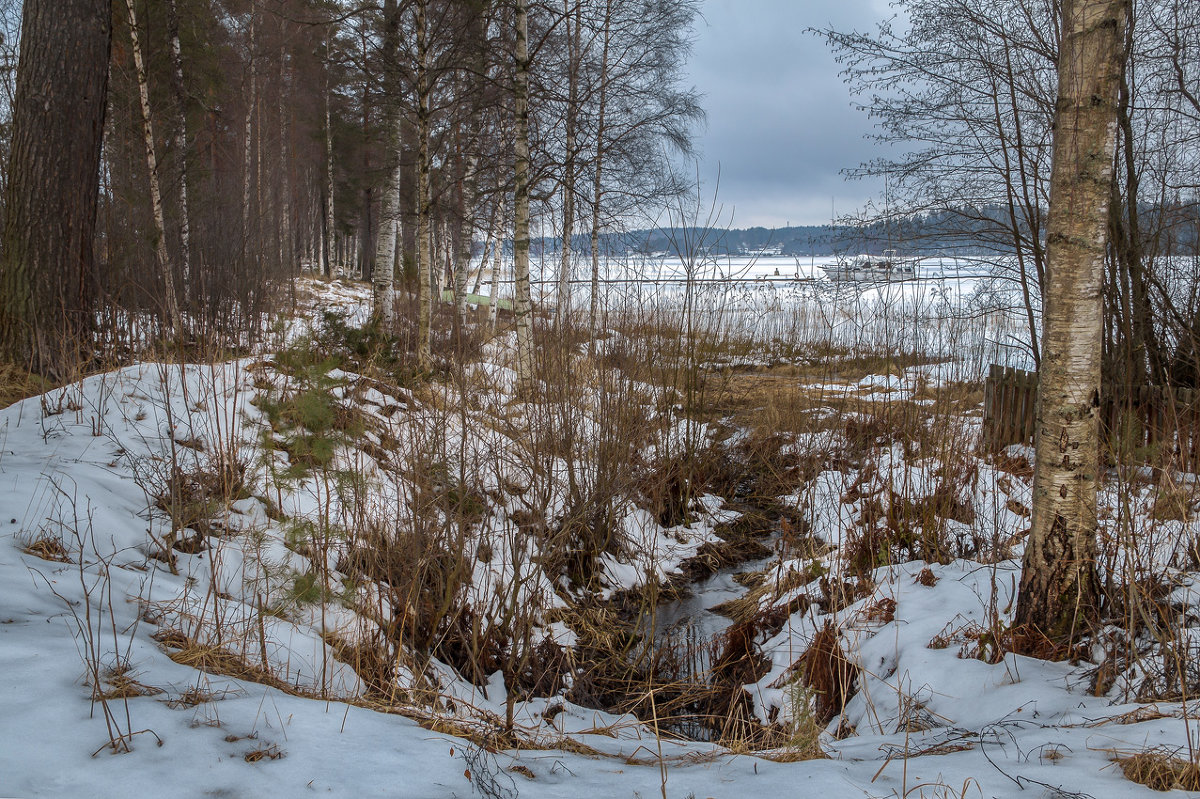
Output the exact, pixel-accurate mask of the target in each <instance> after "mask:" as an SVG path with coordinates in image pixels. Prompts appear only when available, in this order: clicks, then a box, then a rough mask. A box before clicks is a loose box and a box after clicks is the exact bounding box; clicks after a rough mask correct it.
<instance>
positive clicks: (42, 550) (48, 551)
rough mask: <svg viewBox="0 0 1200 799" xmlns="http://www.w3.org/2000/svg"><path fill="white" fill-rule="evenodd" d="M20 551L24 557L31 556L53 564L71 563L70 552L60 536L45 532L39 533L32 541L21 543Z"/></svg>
mask: <svg viewBox="0 0 1200 799" xmlns="http://www.w3.org/2000/svg"><path fill="white" fill-rule="evenodd" d="M21 551H22V552H24V553H25V554H26V555H33V556H34V557H37V558H41V559H42V560H49V561H53V562H54V563H70V562H71V552H70V550H68V549H67V545H66V544H65V543H64V542H63V539H62V536H61V535H58V534H55V533H49V532H46V531H43V532H41V533H40V534H39V535H38V536H37V537H36V538H34V539H32V540H30V541H28V542H25V543H22V544H21Z"/></svg>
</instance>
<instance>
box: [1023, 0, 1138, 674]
mask: <svg viewBox="0 0 1200 799" xmlns="http://www.w3.org/2000/svg"><path fill="white" fill-rule="evenodd" d="M1062 9H1063V37H1062V44H1061V49H1060V52H1059V57H1058V64H1059V78H1058V103H1057V105H1056V109H1055V133H1054V157H1053V166H1052V171H1051V177H1050V211H1049V217H1048V220H1047V236H1046V243H1047V256H1048V257H1047V274H1046V299H1045V308H1044V311H1043V330H1044V337H1043V340H1042V365H1041V372H1040V375H1039V384H1038V408H1037V444H1036V463H1035V468H1034V478H1033V519H1032V525H1031V528H1030V532H1029V539H1028V541H1027V543H1026V548H1025V560H1024V564H1023V568H1022V571H1021V588H1020V593H1019V595H1018V601H1017V608H1016V616H1015V618H1014V627H1015V628H1016V629H1019V630H1022V631H1023V632H1024V634H1023V635H1021V636H1018V641H1017V642H1016V646H1017V648H1018V650H1019V651H1025V652H1027V653H1030V654H1041V655H1043V656H1045V654H1047V646H1048V645H1049V646H1050V647H1051V648H1052V649H1058V648H1060V647H1062V646H1064V645H1069V644H1071V643H1073V642H1075V641H1076V640H1078V637H1079V635H1080V634H1081V633H1083V632H1084V631H1085V630H1086V629H1087V627H1088V626H1089V625H1090V624H1092V623H1094V622H1095V621H1096V609H1097V601H1098V586H1097V577H1096V564H1095V559H1096V487H1097V486H1096V484H1097V478H1098V468H1099V460H1100V451H1099V439H1100V436H1099V414H1098V411H1099V408H1100V367H1101V332H1102V312H1103V307H1102V297H1101V285H1102V282H1103V274H1104V258H1105V250H1106V244H1107V233H1108V222H1109V218H1108V210H1109V202H1110V198H1111V184H1112V180H1113V155H1114V149H1115V146H1116V142H1115V135H1116V103H1117V85H1118V80H1119V78H1120V73H1121V62H1122V57H1123V52H1124V50H1123V36H1124V33H1123V32H1124V29H1125V25H1126V24H1127V21H1128V14H1129V0H1064V2H1063V6H1062ZM1058 651H1059V652H1060V653H1061V654H1064V655H1065V654H1066V653H1065V652H1062V651H1061V649H1058Z"/></svg>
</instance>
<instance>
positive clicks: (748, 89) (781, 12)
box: [689, 0, 890, 227]
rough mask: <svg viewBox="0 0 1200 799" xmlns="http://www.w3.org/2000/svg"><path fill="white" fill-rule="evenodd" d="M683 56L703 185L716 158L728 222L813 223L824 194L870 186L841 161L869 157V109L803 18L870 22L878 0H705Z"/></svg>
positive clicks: (857, 196) (843, 206) (856, 201)
mask: <svg viewBox="0 0 1200 799" xmlns="http://www.w3.org/2000/svg"><path fill="white" fill-rule="evenodd" d="M702 12H703V14H704V17H705V19H704V20H701V21H700V22H699V23H698V27H697V31H696V34H697V40H696V47H695V51H694V53H693V56H692V61H691V63H690V65H689V72H690V76H691V80H692V81H693V82H694V83H695V85H696V86H697V87H698V88H699V89H700V91H702V92H703V93H704V94H705V100H704V105H705V108H706V110H707V112H708V125H707V128H706V129H705V130H704V131H703V132H702V134H701V137H700V141H699V147H700V150H701V154H702V157H703V163H702V165H701V175H702V177H703V180H704V183H705V190H706V192H711V191H712V189H713V185H714V183H715V179H716V175H717V169H718V164H719V167H720V190H719V197H718V199H719V201H720V202H721V203H722V204H723V205H724V206H725V207H726V208H731V207H736V209H737V213H736V219H735V220H734V224H735V225H737V226H739V227H742V226H747V225H755V224H763V225H782V224H784V223H785V222H787V221H791V222H792V223H794V224H815V223H821V222H825V221H827V220H828V219H829V214H830V199H831V196H832V197H833V199H834V201H835V202H836V203H837V206H838V208H839V211H849V210H851V207H852V206H858V205H862V204H863V203H864V202H866V201H867V200H868V199H869V198H871V197H873V196H876V195H877V194H878V193H879V192H878V188H877V187H876V186H875V185H873V184H871V183H864V182H860V181H850V182H847V181H845V180H843V178H842V177H841V176H840V175H839V171H840V170H842V169H844V168H847V167H853V166H856V165H858V164H859V163H860V162H862V161H865V160H868V159H870V158H872V157H874V156H875V155H876V154H877V152H876V150H875V145H874V144H873V143H871V142H870V141H868V140H866V139H865V138H864V136H865V134H867V133H868V132H870V130H871V121H870V120H869V119H868V118H867V116H866V115H865V114H864V113H862V112H859V111H856V110H854V109H853V108H852V107H851V97H850V91H849V88H848V87H847V86H846V85H845V84H844V83H843V81H842V78H841V77H840V76H839V74H838V69H839V68H838V65H837V64H836V63H835V62H834V60H833V57H832V55H831V54H830V53H829V51H828V49H827V48H826V46H825V44H824V42H822V41H821V40H820V39H819V38H817V37H815V36H813V35H811V34H808V33H806V32H805V29H806V28H809V27H815V28H822V27H826V26H834V27H837V28H857V29H860V30H863V29H870V28H871V27H873V26H874V25H875V23H876V22H877V21H878V20H879V19H882V18H884V17H885V16H887V15H889V14H890V12H889V10H888V8H887V4H886V2H880V1H879V0H706V2H705V3H704V5H703V7H702Z"/></svg>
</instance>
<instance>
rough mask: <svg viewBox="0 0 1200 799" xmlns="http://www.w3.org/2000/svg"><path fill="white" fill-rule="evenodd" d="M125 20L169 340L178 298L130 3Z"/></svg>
mask: <svg viewBox="0 0 1200 799" xmlns="http://www.w3.org/2000/svg"><path fill="white" fill-rule="evenodd" d="M125 11H126V13H127V15H128V20H129V39H130V43H131V44H132V45H133V64H134V70H135V72H136V73H137V85H138V100H139V105H140V108H141V112H142V139H143V141H144V142H145V145H146V171H147V173H148V174H149V179H150V208H151V211H152V212H153V214H154V257H155V261H156V263H157V265H158V271H159V275H160V277H161V279H162V283H163V295H164V297H163V299H164V302H165V303H166V306H167V321H168V323H169V324H170V332H171V334H172V336H180V335H182V334H183V321H182V318H181V317H180V313H179V296H178V294H177V293H176V291H175V272H174V268H173V267H172V265H171V258H170V256H169V255H168V254H167V223H166V219H165V217H164V216H163V201H162V189H161V187H160V186H159V180H158V151H157V149H156V147H155V144H154V118H153V116H152V115H151V112H150V85H149V79H148V78H147V77H146V60H145V58H144V56H143V53H142V44H141V38H140V37H139V35H138V22H137V14H136V13H135V12H134V8H133V0H125Z"/></svg>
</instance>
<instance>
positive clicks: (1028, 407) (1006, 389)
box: [983, 364, 1200, 472]
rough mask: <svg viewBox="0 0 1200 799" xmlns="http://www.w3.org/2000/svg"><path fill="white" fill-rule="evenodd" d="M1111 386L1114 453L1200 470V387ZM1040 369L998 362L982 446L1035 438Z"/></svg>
mask: <svg viewBox="0 0 1200 799" xmlns="http://www.w3.org/2000/svg"><path fill="white" fill-rule="evenodd" d="M1115 389H1116V390H1114V387H1112V386H1109V387H1105V389H1104V390H1103V391H1102V392H1101V398H1100V405H1101V408H1100V426H1101V435H1102V436H1103V438H1104V442H1105V444H1106V445H1107V448H1108V450H1109V452H1110V454H1111V457H1112V459H1113V460H1114V461H1115V460H1120V461H1123V462H1127V463H1128V462H1137V463H1147V464H1150V465H1152V466H1162V465H1166V463H1167V462H1168V461H1169V460H1171V461H1173V462H1174V466H1175V467H1176V468H1177V469H1180V470H1182V471H1185V472H1198V471H1200V392H1197V391H1194V390H1192V389H1185V388H1173V387H1171V386H1120V387H1115ZM1036 407H1037V373H1036V372H1026V371H1023V370H1021V369H1013V368H1012V367H1005V366H998V365H996V364H993V365H992V367H991V369H990V371H989V373H988V378H987V383H986V384H985V386H984V393H983V447H984V449H987V450H991V451H998V450H1001V449H1003V448H1004V447H1007V446H1009V445H1010V444H1030V445H1032V444H1033V437H1034V431H1035V428H1036V410H1035V409H1036Z"/></svg>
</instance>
